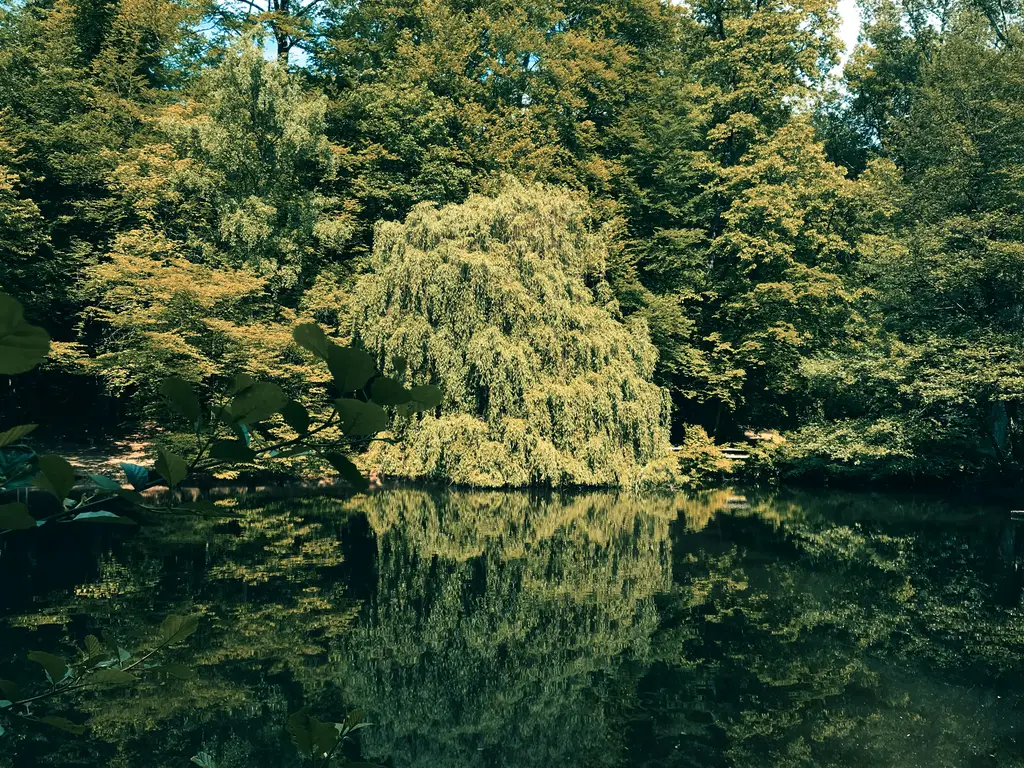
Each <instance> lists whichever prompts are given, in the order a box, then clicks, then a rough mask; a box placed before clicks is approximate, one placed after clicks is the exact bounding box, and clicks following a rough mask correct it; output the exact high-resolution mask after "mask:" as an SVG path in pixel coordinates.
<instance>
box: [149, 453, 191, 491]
mask: <svg viewBox="0 0 1024 768" xmlns="http://www.w3.org/2000/svg"><path fill="white" fill-rule="evenodd" d="M154 469H156V472H157V474H158V475H160V477H162V478H163V479H164V481H165V482H166V483H167V487H168V488H174V487H176V486H177V485H178V484H179V483H180V482H181V481H182V480H184V479H185V478H186V477H188V464H186V463H185V460H184V459H183V458H181V456H179V455H178V454H176V453H174V452H173V451H168V450H167V449H165V448H162V447H161V448H157V457H156V464H155V465H154Z"/></svg>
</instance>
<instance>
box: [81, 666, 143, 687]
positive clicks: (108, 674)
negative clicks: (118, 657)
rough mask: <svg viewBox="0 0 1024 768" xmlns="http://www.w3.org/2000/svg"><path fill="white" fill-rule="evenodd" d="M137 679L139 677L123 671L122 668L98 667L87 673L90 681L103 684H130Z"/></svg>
mask: <svg viewBox="0 0 1024 768" xmlns="http://www.w3.org/2000/svg"><path fill="white" fill-rule="evenodd" d="M138 681H139V678H138V677H136V676H135V675H133V674H132V673H131V672H125V671H124V670H123V669H117V668H115V667H110V668H108V669H100V670H97V671H96V672H93V673H92V674H91V675H89V682H90V683H97V684H103V685H131V684H132V683H137V682H138Z"/></svg>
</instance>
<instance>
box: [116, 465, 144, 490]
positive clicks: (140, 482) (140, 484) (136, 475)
mask: <svg viewBox="0 0 1024 768" xmlns="http://www.w3.org/2000/svg"><path fill="white" fill-rule="evenodd" d="M121 470H122V471H123V472H124V476H125V477H126V478H127V480H128V484H129V485H130V486H131V487H132V488H134V489H135V490H136V491H141V490H144V489H145V488H146V486H147V485H149V470H148V469H147V468H146V467H142V466H139V465H138V464H129V463H127V462H121Z"/></svg>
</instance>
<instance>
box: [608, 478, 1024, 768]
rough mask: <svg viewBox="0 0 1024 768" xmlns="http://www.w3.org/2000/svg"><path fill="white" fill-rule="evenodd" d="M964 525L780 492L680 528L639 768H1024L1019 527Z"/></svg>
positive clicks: (962, 517) (647, 691) (932, 513)
mask: <svg viewBox="0 0 1024 768" xmlns="http://www.w3.org/2000/svg"><path fill="white" fill-rule="evenodd" d="M965 511H968V510H965V509H964V507H962V506H961V507H959V508H957V507H955V506H953V507H947V506H945V505H943V504H941V503H939V502H936V501H935V500H931V501H928V502H927V503H920V502H914V501H907V500H902V501H893V500H886V499H884V498H880V497H872V496H869V495H857V496H852V495H841V494H834V495H828V496H822V495H816V496H804V495H783V496H776V497H773V498H770V499H765V500H762V501H757V500H756V499H755V500H753V501H752V503H751V505H750V506H749V507H747V508H742V509H732V510H729V511H728V512H727V513H726V512H725V510H724V509H722V510H721V512H723V513H724V514H719V515H718V516H717V517H715V518H714V519H713V520H711V519H709V521H708V525H707V526H706V527H704V528H702V529H701V528H698V529H694V527H693V526H692V525H691V526H690V527H689V530H687V531H682V530H679V529H677V534H676V535H675V536H674V537H673V570H674V581H675V585H674V587H673V589H672V591H671V592H670V593H668V594H666V595H662V596H660V597H659V599H658V607H659V611H660V614H661V625H660V627H659V630H658V632H657V633H656V635H655V638H654V639H653V641H652V660H653V662H654V663H653V664H652V666H651V667H650V669H649V670H648V671H647V674H646V676H645V677H644V679H643V680H641V681H640V682H639V685H638V699H639V701H640V702H641V706H640V707H639V708H638V709H637V710H636V711H634V712H633V713H632V716H631V718H630V724H629V726H628V728H629V730H630V733H631V736H630V741H631V743H632V744H634V745H635V746H636V747H637V749H636V750H635V751H634V752H633V755H634V760H633V764H634V765H638V766H688V767H689V766H706V767H711V766H716V767H717V766H730V767H732V766H735V767H736V768H741V767H746V766H749V767H750V768H754V767H755V766H758V767H759V766H768V765H771V766H785V767H789V766H808V767H810V766H823V767H824V766H837V767H839V766H842V767H844V768H845V767H848V766H859V765H870V766H893V767H894V768H895V767H896V766H899V768H910V767H911V766H922V768H923V767H924V766H928V768H934V767H935V766H949V767H950V768H954V767H955V768H960V767H961V766H979V767H980V766H983V765H984V766H989V765H991V766H997V765H998V766H1024V749H1022V737H1024V698H1022V695H1021V691H1022V689H1024V659H1022V655H1021V649H1022V648H1024V611H1022V606H1021V601H1020V591H1019V583H1017V586H1016V589H1014V587H1013V584H1010V585H1008V584H1007V581H1008V579H1007V576H1006V575H1007V573H1009V574H1013V573H1015V564H1014V563H1013V562H1012V561H1011V562H1008V561H1007V560H1006V558H1005V555H1004V554H1003V553H1005V551H1006V545H1005V543H1004V540H1005V538H1006V536H1007V529H1006V526H1007V523H1006V521H1005V517H1001V518H999V519H996V520H993V519H991V518H985V517H979V516H978V515H976V514H975V515H970V514H965ZM692 521H693V518H691V523H692ZM1016 535H1018V536H1019V535H1020V534H1016ZM1011 548H1012V547H1011ZM1009 581H1011V582H1016V580H1015V579H1013V578H1010V579H1009ZM1008 586H1009V590H1008ZM1007 598H1009V599H1007Z"/></svg>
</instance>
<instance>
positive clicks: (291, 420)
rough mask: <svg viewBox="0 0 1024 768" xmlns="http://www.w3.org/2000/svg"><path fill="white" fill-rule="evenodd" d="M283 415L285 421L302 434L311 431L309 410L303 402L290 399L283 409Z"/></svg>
mask: <svg viewBox="0 0 1024 768" xmlns="http://www.w3.org/2000/svg"><path fill="white" fill-rule="evenodd" d="M281 416H282V417H283V418H284V421H285V423H286V424H287V425H288V426H289V427H291V428H292V429H294V430H295V431H296V432H298V433H299V434H300V435H304V434H306V433H307V432H309V411H307V410H306V408H305V406H303V405H302V403H300V402H297V401H295V400H291V401H289V402H288V403H287V404H286V405H285V406H284V408H282V409H281Z"/></svg>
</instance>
